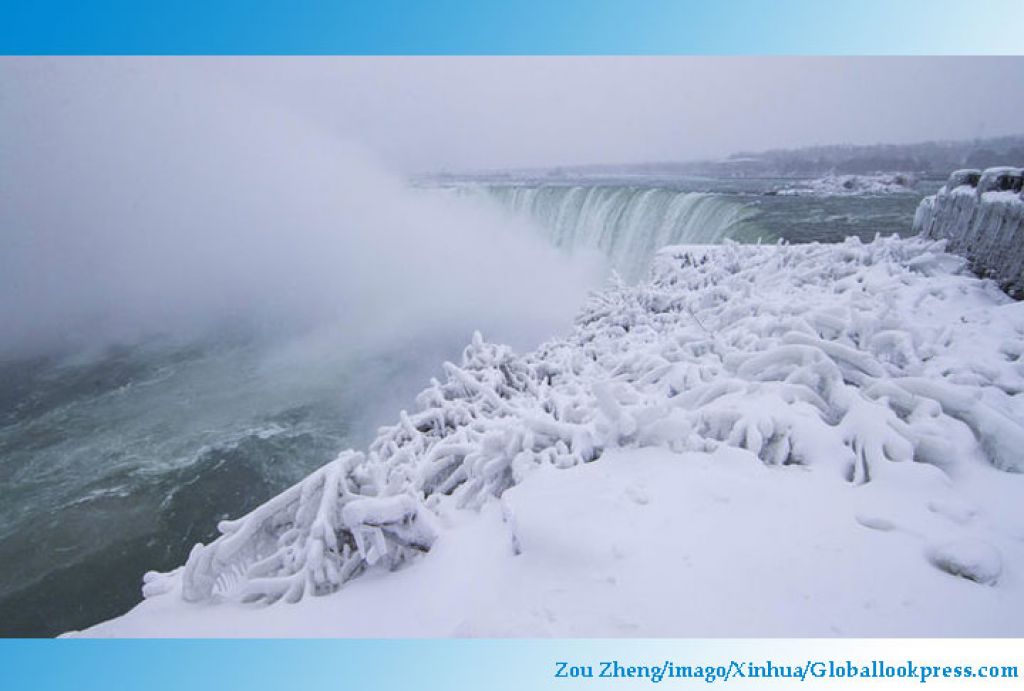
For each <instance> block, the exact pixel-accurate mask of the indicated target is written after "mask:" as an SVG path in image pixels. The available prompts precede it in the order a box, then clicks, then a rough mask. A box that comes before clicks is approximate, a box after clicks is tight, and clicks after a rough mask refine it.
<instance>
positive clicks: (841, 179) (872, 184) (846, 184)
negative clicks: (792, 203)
mask: <svg viewBox="0 0 1024 691" xmlns="http://www.w3.org/2000/svg"><path fill="white" fill-rule="evenodd" d="M915 182H916V181H915V179H914V176H912V175H910V174H909V173H879V174H877V175H826V176H825V177H823V178H819V179H817V180H811V181H809V182H807V183H803V184H800V185H796V186H793V187H786V188H783V189H781V190H778V192H776V194H781V195H811V196H818V197H834V196H848V195H878V194H899V193H904V192H909V191H911V189H912V188H913V187H914V183H915Z"/></svg>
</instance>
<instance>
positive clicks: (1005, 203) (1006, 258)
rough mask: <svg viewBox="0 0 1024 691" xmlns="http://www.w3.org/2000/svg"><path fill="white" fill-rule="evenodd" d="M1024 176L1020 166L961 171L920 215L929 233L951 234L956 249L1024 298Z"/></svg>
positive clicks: (919, 226) (917, 224) (918, 223)
mask: <svg viewBox="0 0 1024 691" xmlns="http://www.w3.org/2000/svg"><path fill="white" fill-rule="evenodd" d="M1022 189H1024V175H1022V171H1021V169H1020V168H1010V167H1000V168H989V169H988V170H986V171H985V172H984V173H982V172H981V171H980V170H958V171H955V172H953V173H952V174H951V175H950V176H949V181H948V182H947V183H946V184H945V185H944V186H943V187H942V189H940V190H939V191H938V193H937V194H935V195H934V196H931V197H926V198H925V199H924V200H923V201H922V202H921V205H920V207H918V210H917V214H916V215H915V217H914V228H915V229H916V230H918V231H919V232H920V233H921V234H923V235H925V236H926V237H930V238H934V239H942V238H947V239H948V240H949V248H950V250H951V251H953V252H956V253H958V254H962V255H964V256H966V257H967V258H968V259H969V260H970V262H971V265H972V268H973V269H974V270H975V271H977V272H978V273H979V274H982V275H984V276H990V277H991V278H993V279H994V280H996V281H998V282H999V283H1000V284H1001V286H1002V287H1003V288H1004V290H1006V291H1007V292H1008V293H1010V294H1011V295H1014V296H1015V297H1024V191H1022Z"/></svg>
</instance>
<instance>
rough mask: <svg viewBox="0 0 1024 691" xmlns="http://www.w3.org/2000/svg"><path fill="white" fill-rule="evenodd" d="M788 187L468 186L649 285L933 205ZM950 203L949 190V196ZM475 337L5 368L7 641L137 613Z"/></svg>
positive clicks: (0, 499) (2, 553) (111, 355)
mask: <svg viewBox="0 0 1024 691" xmlns="http://www.w3.org/2000/svg"><path fill="white" fill-rule="evenodd" d="M780 185H781V183H780V182H779V181H755V182H749V181H746V182H741V181H715V180H690V181H683V182H679V181H653V182H652V181H645V182H642V183H640V182H637V181H633V180H630V181H616V180H601V181H593V182H590V183H587V184H583V183H582V182H581V181H573V182H570V183H552V182H550V181H536V180H533V181H531V180H525V181H515V182H512V181H507V180H502V181H493V180H491V181H487V180H483V181H482V180H474V181H463V182H460V183H458V184H451V183H446V184H445V185H444V187H446V188H447V189H449V190H455V191H456V193H458V194H460V195H465V196H469V197H472V198H474V199H476V200H483V201H484V202H485V203H488V204H492V203H496V204H497V205H499V206H500V207H502V208H504V209H505V210H506V211H507V212H508V213H510V214H512V215H514V216H517V217H519V218H522V219H527V220H528V221H530V222H531V223H532V224H533V225H534V226H535V228H536V232H538V233H541V234H543V235H545V236H546V237H548V238H549V240H550V241H551V242H552V243H553V244H555V245H556V246H558V247H561V248H563V249H564V250H565V251H567V252H569V253H575V252H593V251H597V252H600V253H601V254H603V255H604V256H605V257H606V258H607V259H608V260H609V263H610V265H611V266H612V267H613V268H615V269H617V270H618V271H619V272H620V273H621V274H622V275H623V276H624V277H626V278H630V279H635V278H637V277H639V275H641V274H642V273H643V271H644V269H645V268H646V266H647V263H648V261H649V260H650V257H651V256H652V254H653V253H654V252H655V251H656V250H657V249H658V248H659V247H661V246H663V245H666V244H678V243H700V244H705V243H719V242H721V241H722V240H723V239H726V238H729V239H733V240H737V241H740V242H758V241H761V242H774V241H776V240H778V239H785V240H787V241H791V242H806V241H811V240H821V241H834V240H840V239H842V238H843V237H845V236H847V235H858V236H860V237H862V238H864V239H870V238H871V237H873V236H874V235H875V234H876V233H883V234H890V233H894V232H900V233H904V234H905V233H907V232H909V229H910V224H911V220H912V218H913V212H914V209H915V207H916V205H917V203H918V201H919V200H920V198H921V196H923V194H924V193H926V192H928V191H932V190H928V189H925V190H923V191H922V190H915V191H912V192H908V193H906V194H898V195H887V196H874V197H872V196H867V197H843V198H840V197H806V196H801V197H795V196H793V197H787V196H780V195H776V194H773V192H774V191H775V190H777V189H778V188H779V187H780ZM936 187H937V185H936ZM466 336H467V335H466V334H462V333H459V334H448V335H447V336H443V335H442V336H441V337H439V338H438V339H437V340H436V341H432V342H430V343H414V344H396V346H395V348H394V350H393V352H389V353H380V352H373V353H367V352H351V351H350V350H349V349H348V348H347V346H346V344H345V342H344V340H341V341H338V340H331V339H327V340H326V341H317V340H316V339H312V340H309V341H298V342H283V343H267V342H265V341H264V340H263V339H260V338H255V337H252V336H250V335H246V334H245V333H241V334H238V333H235V334H231V335H224V334H221V335H218V336H215V337H209V338H206V339H202V340H198V341H193V342H188V343H180V342H168V341H165V340H161V341H153V342H146V343H143V344H140V345H135V346H131V347H119V348H113V349H108V350H104V351H102V352H95V353H89V354H78V355H76V356H75V357H62V358H45V359H35V360H30V361H19V362H9V363H5V364H0V564H3V565H4V567H3V571H4V577H3V579H2V580H0V634H3V635H53V634H56V633H60V632H63V631H67V630H71V629H77V628H82V627H84V626H87V625H89V624H93V623H96V622H98V621H101V620H104V619H107V618H110V617H112V616H115V615H117V614H120V613H122V612H124V611H126V610H127V609H128V608H130V607H131V606H132V605H133V604H134V603H136V602H137V601H138V600H139V599H140V579H141V575H142V573H143V572H145V571H147V570H150V569H157V570H160V569H168V568H173V567H174V566H176V565H178V564H181V563H182V562H184V560H185V558H186V556H187V554H188V551H189V548H190V547H191V546H192V545H193V544H194V543H196V542H199V541H204V540H208V539H210V538H211V537H212V536H213V535H214V534H215V525H216V522H217V521H218V520H220V519H222V518H224V517H226V516H238V515H240V514H242V513H244V512H246V511H248V510H250V509H251V508H253V507H255V506H257V505H258V504H260V503H261V502H263V501H265V500H266V499H267V498H269V497H270V496H272V495H274V494H275V493H277V492H279V491H280V490H281V489H283V488H284V487H286V486H288V485H289V484H291V483H293V482H295V481H296V480H298V479H300V478H301V477H303V476H305V475H306V474H307V473H308V472H309V471H310V470H312V469H313V468H316V467H318V466H319V465H322V464H323V463H325V462H326V461H328V460H330V459H331V458H332V457H333V456H334V455H335V454H336V453H337V451H338V450H340V449H342V448H345V447H348V446H360V445H362V444H364V443H365V442H366V441H367V440H368V439H369V438H370V437H371V436H372V434H373V432H374V430H375V427H376V425H378V424H382V423H384V422H390V421H392V420H393V418H394V416H395V414H396V412H397V410H398V409H399V408H400V407H403V406H404V407H408V406H409V405H410V402H411V397H412V395H413V394H414V393H415V392H417V391H419V390H420V389H421V388H422V387H423V385H424V384H425V382H426V380H427V378H428V377H429V376H430V374H431V373H432V372H434V371H435V369H436V367H437V366H438V365H439V364H440V362H441V361H442V360H443V359H446V358H453V357H454V356H455V355H456V354H457V353H458V350H459V348H460V347H461V345H462V344H463V343H464V341H465V338H466Z"/></svg>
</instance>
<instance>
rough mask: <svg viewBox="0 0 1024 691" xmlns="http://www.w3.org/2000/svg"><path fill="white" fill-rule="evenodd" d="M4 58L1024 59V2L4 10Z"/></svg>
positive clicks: (676, 1)
mask: <svg viewBox="0 0 1024 691" xmlns="http://www.w3.org/2000/svg"><path fill="white" fill-rule="evenodd" d="M0 2H2V3H3V4H2V8H3V9H2V11H0V54H6V55H11V54H24V55H43V54H55V55H97V54H113V55H163V54H167V55H189V54H212V55H225V54H245V55H299V54H315V55H327V54H337V55H385V54H403V55H439V54H449V55H527V54H535V55H536V54H544V55H584V54H604V55H608V54H617V55H652V54H704V55H708V54H713V55H761V54H792V55H937V54H944V55H965V54H979V55H981V54H987V55H993V54H1003V55H1012V54H1021V53H1022V51H1024V39H1022V36H1024V2H1021V1H1020V0H840V1H835V2H833V1H826V0H632V1H631V2H630V1H627V0H547V1H544V0H292V1H291V2H282V1H281V0H263V1H259V0H179V1H176V2H175V1H166V0H165V1H147V0H134V1H124V0H120V1H118V0H81V1H79V2H74V1H73V0H71V1H69V0H64V1H54V0H0Z"/></svg>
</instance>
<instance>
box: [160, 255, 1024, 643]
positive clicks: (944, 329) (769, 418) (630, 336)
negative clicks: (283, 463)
mask: <svg viewBox="0 0 1024 691" xmlns="http://www.w3.org/2000/svg"><path fill="white" fill-rule="evenodd" d="M943 247H944V244H943V243H942V242H933V241H927V240H923V239H920V238H912V239H899V238H896V237H893V238H879V239H876V240H875V241H874V242H872V243H869V244H863V243H861V242H860V241H859V240H857V239H856V238H851V239H849V240H847V241H846V242H845V243H843V244H838V245H819V244H810V245H799V246H786V245H774V246H753V245H738V244H735V243H727V244H725V245H718V246H707V247H694V246H679V247H669V248H666V249H664V250H662V251H661V252H660V253H659V254H658V256H657V257H656V259H655V262H654V265H653V267H652V270H651V274H650V278H649V280H647V281H646V282H643V283H641V284H639V285H632V286H631V285H626V284H624V283H622V282H617V281H616V282H613V283H612V284H611V285H610V286H609V287H608V288H607V289H606V290H603V291H601V292H599V293H596V294H594V295H593V296H592V297H591V299H590V301H589V302H588V304H587V305H586V306H585V307H584V309H583V310H582V311H581V313H580V315H579V316H578V318H577V324H576V327H575V329H574V331H573V332H572V333H571V334H570V335H568V336H567V337H564V338H558V339H554V340H551V341H549V342H547V343H545V344H544V345H542V346H541V347H540V348H538V349H537V350H536V351H535V352H533V353H530V354H527V355H517V354H515V353H514V352H512V351H511V350H510V349H509V348H507V347H505V346H503V345H498V344H493V343H488V342H485V341H484V340H483V339H482V338H481V337H480V336H479V334H478V335H476V336H475V337H474V338H473V340H472V342H471V343H470V344H469V346H468V347H467V348H466V349H465V351H464V353H463V356H462V360H461V362H460V363H459V364H458V365H456V364H453V363H446V364H445V376H444V379H443V380H434V381H432V382H431V384H430V386H429V387H428V388H427V389H425V390H424V391H423V392H422V393H421V394H420V396H419V397H418V400H417V403H418V410H417V411H415V412H413V413H408V414H407V413H405V412H403V413H402V414H401V415H400V417H399V421H398V422H397V424H395V425H394V426H391V427H385V428H382V429H381V430H380V432H379V435H378V437H377V439H376V440H375V441H374V442H373V443H372V444H371V445H370V447H369V449H368V450H367V451H366V452H365V453H357V452H353V451H347V452H344V453H342V454H341V455H340V456H339V457H338V458H337V459H336V460H335V461H333V462H332V463H330V464H328V465H327V466H325V467H324V468H322V469H320V470H318V471H317V472H315V473H313V474H312V475H310V476H309V477H308V478H306V479H305V480H303V481H302V482H300V483H299V484H297V485H295V486H294V487H292V488H291V489H289V490H287V491H285V492H283V493H282V494H281V495H279V496H277V497H276V498H274V499H272V500H270V501H269V502H267V503H266V504H264V505H262V506H260V507H259V508H257V509H256V510H255V511H253V512H251V513H250V514H249V515H247V516H244V517H242V518H240V519H238V520H234V521H225V522H223V523H221V525H220V530H221V532H222V533H223V534H222V536H221V537H219V538H218V539H217V540H215V541H213V542H212V543H210V544H207V545H197V546H196V547H195V548H194V549H193V551H192V553H191V555H190V557H189V559H188V561H187V563H186V564H185V565H184V566H183V567H182V568H179V569H177V570H175V571H173V572H171V573H169V574H155V573H151V574H147V576H146V584H145V588H144V592H145V594H146V596H147V597H150V598H155V597H157V596H160V597H161V598H168V597H171V598H178V597H180V598H183V599H184V600H186V601H188V602H194V603H217V602H226V601H243V602H251V601H261V602H274V601H277V600H285V601H288V602H296V601H299V600H301V599H303V598H305V597H306V596H310V595H325V594H328V593H333V592H334V591H336V590H338V589H339V588H341V586H342V585H343V584H345V583H347V582H349V581H350V580H352V579H353V578H355V577H356V576H358V575H359V574H360V573H363V572H367V571H372V572H374V573H380V572H384V571H392V570H395V569H396V568H397V567H399V566H401V565H403V564H405V563H407V562H409V561H410V560H412V559H414V558H417V557H418V556H419V555H421V554H423V553H424V552H427V551H429V550H431V548H432V547H433V545H434V544H435V542H437V541H438V540H439V538H442V537H444V536H445V534H446V530H447V528H446V523H445V520H444V517H445V516H447V515H450V513H451V512H452V511H459V510H463V509H468V510H471V511H472V510H477V509H481V508H484V509H487V510H490V509H489V508H488V507H492V506H493V505H494V504H495V502H499V503H500V501H501V499H500V498H501V497H503V496H504V495H505V494H506V493H507V492H508V490H510V489H511V488H515V487H516V486H517V485H519V484H521V483H523V482H524V481H526V480H527V479H529V478H530V477H531V476H533V475H535V474H536V473H537V471H538V470H542V469H547V470H546V472H547V473H550V472H553V470H552V469H569V468H573V467H577V466H583V465H590V464H593V465H595V466H600V464H601V460H600V459H602V458H603V456H605V454H607V453H609V452H611V451H613V450H620V449H624V450H628V449H640V448H648V447H650V448H653V449H660V450H661V451H662V452H663V453H666V454H668V455H669V456H672V455H674V454H691V456H692V455H693V454H696V455H698V456H700V457H702V458H709V459H711V460H712V461H714V462H715V463H717V464H719V466H720V467H725V466H726V465H729V464H735V463H740V465H741V466H742V472H743V473H745V474H747V475H749V474H750V473H751V472H753V471H752V470H751V469H752V468H755V467H756V468H761V469H764V471H765V472H768V471H770V470H771V469H797V470H800V471H802V472H806V473H812V474H814V476H815V477H819V478H822V479H823V480H822V481H823V482H826V483H832V484H834V485H837V486H842V487H850V488H864V490H865V492H866V493H863V494H861V495H858V496H862V497H868V498H871V497H875V499H874V500H872V501H869V502H866V503H865V505H864V507H863V508H862V509H858V510H857V511H856V512H855V513H856V518H854V517H853V516H847V518H845V519H843V520H846V521H848V523H849V525H851V526H854V525H855V526H856V529H857V530H862V531H863V530H867V531H869V532H871V533H876V532H877V533H892V532H896V533H901V534H903V533H905V534H912V535H926V536H928V537H929V539H930V540H931V541H932V542H937V541H941V539H945V538H951V537H965V538H969V539H971V540H982V541H985V542H989V543H992V544H997V543H1000V541H1003V542H1004V543H1005V535H1003V533H999V532H998V531H999V530H1004V531H1009V532H1010V533H1013V534H1014V535H1015V537H1013V539H1014V540H1016V541H1018V542H1019V541H1020V540H1021V539H1022V538H1024V521H1020V520H1016V522H1014V519H1013V518H1012V516H1013V515H1016V516H1017V519H1019V518H1020V514H1019V512H1017V513H1016V514H1013V513H1012V512H1011V513H1010V514H1008V515H1009V516H1010V518H1005V515H1006V514H1005V512H1004V514H1000V515H1001V516H1004V518H1001V519H1000V520H999V521H990V520H988V519H984V520H982V519H980V518H978V516H979V512H978V509H977V508H976V505H977V502H976V501H972V500H970V492H969V493H968V495H967V496H968V498H965V495H963V494H962V493H959V492H958V491H956V488H957V487H960V486H969V487H970V488H976V487H978V486H985V487H987V486H990V485H992V484H993V483H997V484H998V483H1002V484H1003V485H1004V486H1006V487H1011V488H1012V489H1013V491H1017V490H1020V489H1021V485H1020V484H1019V483H1018V484H1012V483H1009V482H1006V481H1004V478H1011V477H1013V478H1016V477H1020V476H1019V475H1016V474H1018V473H1020V472H1021V471H1024V454H1022V453H1021V449H1024V393H1022V392H1024V360H1022V359H1021V355H1022V354H1024V309H1022V307H1024V306H1022V305H1021V304H1019V303H1013V302H1012V301H1011V300H1010V299H1009V298H1007V297H1006V296H1005V295H1003V294H1002V293H1000V292H999V291H998V289H997V288H996V287H995V286H994V285H993V284H992V283H990V282H988V281H982V280H979V279H977V278H974V277H973V276H970V275H968V274H966V273H964V272H963V271H962V262H958V261H957V260H956V259H955V258H953V257H950V256H949V255H947V254H945V253H944V251H943ZM725 451H728V452H729V453H724V452H725ZM737 454H739V455H738V456H737ZM595 461H596V462H597V463H594V462H595ZM738 472H739V471H738ZM755 477H756V476H755ZM978 478H981V479H978ZM993 478H995V479H994V480H993ZM1014 482H1016V481H1015V480H1014ZM979 483H980V484H979ZM829 486H831V485H829ZM517 489H518V488H517ZM622 491H623V493H624V494H623V496H624V497H625V498H626V500H628V505H631V506H632V505H635V506H641V507H645V508H650V507H649V506H648V504H649V505H650V506H656V505H660V506H662V507H665V506H666V502H664V501H662V502H661V503H660V504H658V502H657V500H652V499H651V493H650V490H649V489H645V488H644V487H642V486H637V487H628V486H627V487H623V488H622ZM971 491H972V492H973V491H974V490H973V489H972V490H971ZM908 497H915V500H914V501H915V504H914V505H915V506H920V511H919V512H918V513H913V512H910V514H908V510H907V509H906V508H905V507H904V505H905V504H907V502H908ZM918 499H919V500H920V501H918ZM1017 501H1019V499H1017V500H1014V506H1016V505H1017V503H1016V502H1017ZM828 505H829V502H828V501H821V502H817V503H816V504H815V509H814V510H815V511H818V512H827V511H828V510H829V508H828ZM886 507H889V508H893V507H904V508H896V509H894V510H892V511H888V509H887V508H886ZM663 510H666V509H663ZM667 510H671V509H667ZM678 510H680V511H685V509H678ZM737 510H738V511H741V512H742V509H741V508H740V507H737ZM887 511H888V513H887ZM982 513H983V512H982ZM907 515H911V517H910V518H908V517H907ZM764 518H765V517H763V516H761V517H759V516H749V517H748V519H749V520H753V521H759V520H763V519H764ZM504 520H505V521H506V523H508V524H509V525H510V526H513V527H511V528H510V530H511V531H512V538H511V539H512V542H513V543H516V540H515V536H516V531H515V529H514V524H515V517H514V516H513V515H512V514H510V513H508V512H506V514H505V515H504ZM803 520H808V521H811V522H814V521H817V520H819V518H817V517H816V516H815V515H808V516H805V517H804V516H801V521H803ZM936 525H939V526H940V528H936V527H935V526H936ZM550 528H551V529H552V530H553V531H555V532H557V531H558V529H559V526H550ZM993 531H995V532H993ZM1014 531H1017V532H1014ZM442 542H443V540H442ZM780 544H781V543H780ZM971 544H974V543H971ZM783 546H784V545H783ZM530 549H531V546H530V545H529V544H515V550H516V551H523V552H524V553H525V552H526V551H528V550H530ZM1006 549H1009V550H1010V553H1013V554H1017V552H1019V551H1020V548H1019V546H1018V547H1017V548H1016V550H1017V551H1016V552H1014V551H1013V549H1014V548H1012V547H1010V548H1006V547H1005V546H1004V552H1005V550H1006ZM972 550H973V551H972ZM915 558H916V559H918V560H919V561H920V562H921V563H922V564H924V565H928V564H929V563H930V564H933V565H935V566H938V567H939V568H940V569H943V570H945V571H946V572H948V573H953V574H957V575H960V576H964V577H966V578H971V579H973V580H976V581H979V582H984V583H990V582H993V581H995V580H996V579H997V578H998V579H999V581H1000V583H1001V582H1002V581H1003V580H1005V579H1006V573H1005V569H1004V573H1003V575H1002V577H1000V576H999V572H1000V568H999V567H998V563H999V561H998V560H997V561H996V562H995V563H996V564H997V566H995V567H993V563H994V562H993V559H992V557H991V555H990V554H986V553H981V552H979V551H978V550H976V549H974V548H973V547H972V548H971V549H966V550H965V549H960V548H957V549H953V550H947V549H940V550H938V551H933V552H931V553H926V550H924V549H922V550H921V552H920V553H919V554H918V556H917V557H915ZM1008 568H1009V567H1008ZM410 570H415V569H410ZM705 585H706V584H705ZM972 587H976V586H973V585H972ZM158 599H159V598H158ZM584 633H585V632H584Z"/></svg>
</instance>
